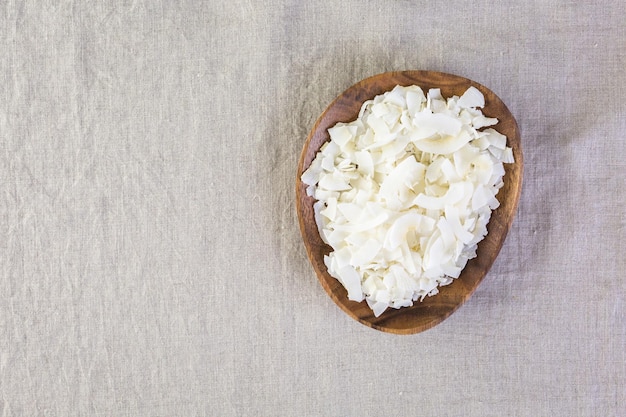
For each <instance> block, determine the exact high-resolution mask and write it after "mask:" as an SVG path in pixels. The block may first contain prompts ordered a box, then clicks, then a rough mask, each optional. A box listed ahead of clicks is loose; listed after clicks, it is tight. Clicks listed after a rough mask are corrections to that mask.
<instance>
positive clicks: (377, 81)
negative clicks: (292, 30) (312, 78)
mask: <svg viewBox="0 0 626 417" xmlns="http://www.w3.org/2000/svg"><path fill="white" fill-rule="evenodd" d="M396 85H402V86H408V85H418V86H420V87H421V88H422V89H423V90H424V92H427V91H428V89H430V88H440V89H441V93H442V95H443V96H444V97H445V98H448V97H451V96H453V95H457V96H460V95H462V94H463V93H464V92H465V90H467V88H468V87H470V86H474V87H476V88H478V89H479V90H480V91H481V92H482V93H483V94H484V96H485V107H484V108H483V109H482V110H483V113H484V114H485V115H486V116H488V117H497V118H498V120H499V123H498V124H497V125H495V126H493V127H494V128H495V129H496V130H498V131H499V132H500V133H502V134H503V135H506V136H507V138H508V146H510V147H511V148H512V149H513V156H514V158H515V163H514V164H505V177H504V186H503V187H502V188H501V189H500V191H499V193H498V196H497V197H498V200H499V201H500V203H501V204H500V207H498V208H497V209H496V210H494V212H493V213H492V216H491V220H490V222H489V225H488V227H487V230H488V234H487V236H486V237H485V239H484V240H483V241H482V242H480V243H479V245H478V251H477V257H476V258H474V259H472V260H470V261H469V262H468V263H467V266H466V267H465V269H464V270H463V272H462V273H461V276H460V277H459V278H458V279H455V280H454V281H453V283H452V284H450V285H447V286H444V287H440V289H439V294H437V295H435V296H432V297H426V298H425V299H424V301H422V302H419V301H416V302H415V303H414V305H413V306H412V307H405V308H401V309H393V308H388V309H387V310H386V311H385V312H384V313H383V314H382V315H380V316H379V317H375V316H374V314H373V313H372V310H371V309H370V308H369V307H368V305H367V304H366V302H365V301H362V302H360V303H357V302H354V301H350V300H348V295H347V292H346V290H345V289H344V287H343V286H342V285H341V283H339V281H337V280H336V279H335V278H333V277H331V276H330V275H329V274H328V271H327V269H326V266H325V265H324V255H327V254H328V253H330V251H331V250H332V248H331V247H330V246H328V245H326V244H325V243H324V242H323V241H322V239H321V237H320V235H319V232H318V228H317V225H316V224H315V219H314V215H313V203H314V202H315V200H314V199H313V198H311V197H308V196H307V195H306V185H305V184H303V183H302V181H301V180H300V177H301V176H302V173H303V172H304V171H305V170H306V169H307V168H308V167H309V165H310V164H311V161H313V159H314V158H315V155H316V153H317V152H318V151H319V149H320V147H321V146H322V144H324V143H325V142H326V141H328V140H329V139H330V138H329V135H328V128H330V127H332V126H334V125H335V124H336V123H338V122H350V121H352V120H355V119H356V118H357V116H358V113H359V110H360V109H361V106H362V104H363V103H364V102H365V101H366V100H369V99H372V98H374V97H375V96H376V95H379V94H383V93H384V92H386V91H389V90H391V89H393V88H394V87H395V86H396ZM522 172H523V157H522V148H521V143H520V132H519V128H518V126H517V122H516V121H515V118H514V117H513V115H512V114H511V112H510V111H509V110H508V109H507V107H506V106H505V104H504V103H503V102H502V100H500V99H499V98H498V97H497V96H496V95H495V94H494V93H493V92H492V91H490V90H489V89H487V88H486V87H484V86H482V85H480V84H478V83H476V82H474V81H471V80H469V79H466V78H463V77H459V76H456V75H451V74H445V73H440V72H433V71H402V72H389V73H384V74H379V75H375V76H373V77H370V78H367V79H365V80H363V81H361V82H359V83H357V84H355V85H353V86H352V87H350V88H348V89H347V90H346V91H345V92H343V93H342V94H341V95H340V96H339V97H337V98H336V99H335V100H334V101H333V102H332V103H331V104H330V106H328V108H326V110H325V111H324V112H323V113H322V115H321V116H320V117H319V119H318V120H317V122H316V123H315V126H314V127H313V129H312V131H311V133H310V134H309V136H308V137H307V139H306V142H305V144H304V148H303V150H302V154H301V156H300V162H299V164H298V173H297V180H296V207H297V212H298V217H299V222H300V231H301V232H302V237H303V239H304V244H305V246H306V251H307V254H308V256H309V259H310V260H311V263H312V265H313V268H314V269H315V272H316V273H317V277H318V278H319V281H320V283H321V284H322V286H323V287H324V289H325V290H326V292H327V293H328V295H330V297H331V298H332V299H333V300H334V302H335V303H337V305H338V306H339V307H341V309H342V310H343V311H345V312H346V313H347V314H348V315H349V316H350V317H352V318H354V319H356V320H357V321H359V322H361V323H362V324H364V325H366V326H370V327H372V328H374V329H377V330H381V331H384V332H389V333H395V334H412V333H418V332H422V331H424V330H427V329H430V328H431V327H433V326H435V325H437V324H438V323H441V322H442V321H443V320H445V319H446V318H447V317H449V316H450V315H451V314H452V313H453V312H454V311H455V310H456V309H458V308H459V307H460V306H461V305H462V304H463V303H464V302H465V301H466V300H467V299H468V298H469V297H470V296H471V295H472V294H473V293H474V291H475V290H476V288H477V287H478V285H479V284H480V282H481V281H482V279H483V277H484V276H485V275H486V274H487V272H488V271H489V269H490V268H491V265H492V264H493V262H494V261H495V259H496V257H497V255H498V252H499V251H500V248H501V247H502V245H503V243H504V239H505V238H506V235H507V233H508V231H509V229H510V228H511V224H512V222H513V217H514V215H515V212H516V209H517V204H518V201H519V198H520V193H521V189H522Z"/></svg>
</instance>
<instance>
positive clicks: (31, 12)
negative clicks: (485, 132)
mask: <svg viewBox="0 0 626 417" xmlns="http://www.w3.org/2000/svg"><path fill="white" fill-rule="evenodd" d="M625 29H626V7H625V5H624V2H623V1H608V0H604V1H600V0H594V1H591V2H574V1H567V2H566V1H563V2H559V1H556V0H547V1H521V0H512V1H508V2H489V1H479V2H467V1H458V0H453V1H449V2H427V1H414V2H412V1H380V0H379V1H369V0H365V1H363V0H361V1H359V0H346V1H337V2H330V1H328V2H325V1H320V0H311V1H300V0H283V1H270V0H260V1H251V0H232V1H228V2H217V1H193V0H181V1H141V0H137V1H126V0H115V1H104V2H86V1H82V2H81V1H42V2H37V1H21V0H13V1H2V2H0V416H71V415H76V416H187V417H188V416H416V415H423V416H603V417H606V416H625V415H626V390H625V389H624V386H626V365H625V364H626V354H625V349H626V317H625V309H626V284H625V279H626V262H625V261H624V259H625V256H626V243H625V242H626V220H625V219H626V209H625V206H626V191H625V189H626V182H625V178H626V162H624V161H625V150H624V148H625V145H626V99H625V97H626V71H625V70H626V30H625ZM403 69H426V70H435V71H444V72H450V73H454V74H457V75H461V76H464V77H468V78H471V79H473V80H475V81H477V82H479V83H481V84H484V85H485V86H487V87H488V88H490V89H492V90H493V91H494V92H495V93H496V94H498V95H499V96H500V97H501V98H502V99H503V101H504V102H505V103H507V105H508V106H509V109H510V110H511V112H512V113H513V114H514V115H515V117H516V118H517V120H518V123H519V125H520V128H521V131H522V141H523V149H524V154H525V177H524V188H523V195H522V198H521V202H520V205H519V210H518V214H517V217H516V220H515V223H514V225H513V228H512V230H511V232H510V234H509V236H508V238H507V241H506V243H505V245H504V247H503V248H502V252H501V254H500V256H499V258H498V259H497V261H496V263H495V265H494V266H493V268H492V270H491V272H490V273H489V275H488V276H487V277H486V278H485V280H484V281H483V283H482V284H481V286H480V287H479V289H478V290H477V292H476V293H475V295H474V296H473V297H472V298H471V299H470V300H469V301H468V302H467V303H466V304H465V305H464V306H463V307H462V308H461V309H459V310H458V311H457V312H456V313H455V314H453V315H452V316H451V317H450V318H449V319H448V320H446V321H444V322H443V323H442V324H440V325H438V326H436V327H435V328H433V329H431V330H428V331H426V332H424V333H421V334H417V335H411V336H396V335H390V334H384V333H381V332H378V331H375V330H372V329H370V328H367V327H365V326H363V325H361V324H359V323H357V322H356V321H354V320H352V319H351V318H349V317H347V316H346V315H345V314H344V313H343V312H342V311H341V310H340V309H339V308H338V307H337V306H336V305H335V304H334V303H333V302H332V301H331V300H330V299H329V298H328V297H327V295H326V293H325V292H324V290H323V289H322V287H321V286H320V285H319V284H318V281H317V279H316V277H315V274H314V272H313V269H312V268H311V266H310V264H309V262H308V260H307V258H306V255H305V251H304V247H303V245H302V241H301V237H300V234H299V233H300V232H299V229H298V226H297V219H296V213H295V205H294V181H295V175H296V165H297V160H298V157H299V153H300V150H301V148H302V145H303V143H304V140H305V138H306V135H307V133H308V131H309V130H310V129H311V128H312V126H313V124H314V122H315V120H316V118H317V117H318V116H319V114H320V113H321V112H322V111H323V109H324V108H325V106H326V105H327V104H329V103H330V101H332V100H333V99H334V98H335V97H336V96H337V95H338V94H339V93H341V92H342V91H343V90H344V89H346V88H347V87H349V86H350V85H352V84H354V83H355V82H357V81H359V80H361V79H363V78H365V77H368V76H371V75H375V74H378V73H381V72H385V71H391V70H403Z"/></svg>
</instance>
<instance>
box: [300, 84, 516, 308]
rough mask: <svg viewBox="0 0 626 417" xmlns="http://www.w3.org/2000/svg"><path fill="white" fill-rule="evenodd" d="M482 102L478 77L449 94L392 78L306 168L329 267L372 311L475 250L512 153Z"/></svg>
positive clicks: (445, 278)
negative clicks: (388, 88)
mask: <svg viewBox="0 0 626 417" xmlns="http://www.w3.org/2000/svg"><path fill="white" fill-rule="evenodd" d="M484 104H485V99H484V97H483V95H482V93H481V92H480V91H479V90H478V89H476V88H474V87H470V88H469V89H467V91H466V92H465V93H464V94H463V95H462V96H461V97H458V96H453V97H451V98H448V99H447V100H446V99H444V98H443V97H442V95H441V92H440V90H439V89H431V90H429V91H428V94H427V95H425V94H424V92H423V91H422V89H421V88H420V87H418V86H409V87H402V86H396V87H395V88H394V89H393V90H391V91H389V92H387V93H385V94H382V95H379V96H376V97H375V98H374V99H373V100H369V101H367V102H365V103H364V104H363V106H362V108H361V111H360V113H359V116H358V118H357V119H356V120H354V121H353V122H350V123H338V124H337V125H335V126H333V127H332V128H330V129H329V130H328V133H329V135H330V141H329V142H327V143H325V144H324V145H323V146H322V148H321V150H320V152H318V154H317V155H316V157H315V159H314V160H313V162H312V163H311V165H310V166H309V168H308V169H307V170H306V171H305V172H304V173H303V175H302V177H301V179H302V182H303V183H305V184H306V185H307V194H308V195H309V196H312V197H314V198H315V199H316V200H317V201H316V202H315V204H314V212H315V219H316V222H317V225H318V228H319V231H320V236H321V237H322V240H323V241H324V242H326V243H327V244H328V245H330V246H331V247H332V249H333V251H332V252H331V253H330V254H329V255H328V256H326V257H325V258H324V261H325V264H326V266H327V268H328V272H329V273H330V275H331V276H333V277H334V278H336V279H337V280H338V281H339V282H341V284H342V285H343V286H344V287H345V288H346V290H347V292H348V298H349V299H350V300H353V301H363V299H365V300H366V301H367V303H368V305H369V306H370V308H371V309H372V310H373V312H374V314H375V315H376V316H379V315H380V314H382V313H383V312H384V311H385V310H386V309H387V308H388V307H393V308H401V307H407V306H411V305H412V304H413V302H414V301H418V300H420V301H421V300H423V299H424V297H425V296H427V295H429V296H432V295H435V294H437V293H438V291H439V290H438V287H439V286H442V285H447V284H450V283H451V282H452V280H453V279H455V278H458V277H459V275H460V274H461V271H462V270H463V268H464V267H465V265H466V263H467V261H468V260H469V259H472V258H474V257H475V256H476V249H477V245H478V243H479V242H480V241H481V240H482V239H483V238H484V237H485V235H486V233H487V223H488V222H489V218H490V216H491V211H492V210H493V209H495V208H497V207H498V205H499V202H498V200H497V198H496V194H497V193H498V190H499V189H500V188H501V187H502V185H503V176H504V166H503V163H512V162H513V152H512V149H511V148H509V147H507V146H506V137H505V136H504V135H502V134H500V133H499V132H497V131H496V130H494V129H492V128H487V129H483V128H486V127H488V126H492V125H495V124H496V123H497V122H498V120H497V119H495V118H490V117H486V116H485V115H483V114H482V111H481V110H480V109H479V108H482V107H483V106H484ZM479 129H482V130H479Z"/></svg>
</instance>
